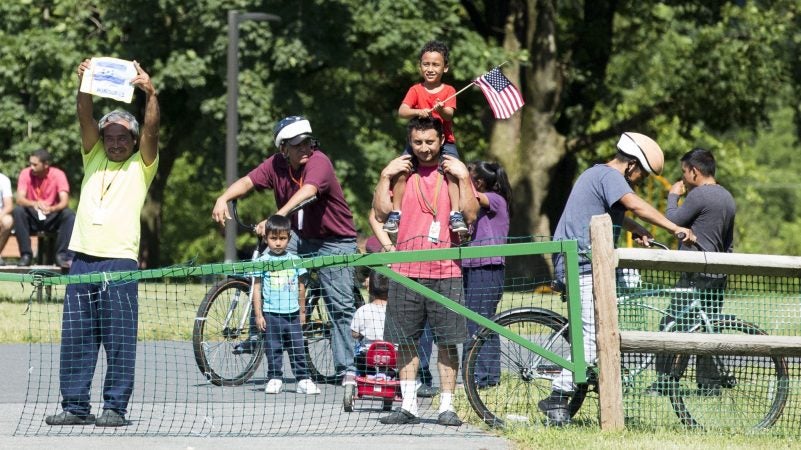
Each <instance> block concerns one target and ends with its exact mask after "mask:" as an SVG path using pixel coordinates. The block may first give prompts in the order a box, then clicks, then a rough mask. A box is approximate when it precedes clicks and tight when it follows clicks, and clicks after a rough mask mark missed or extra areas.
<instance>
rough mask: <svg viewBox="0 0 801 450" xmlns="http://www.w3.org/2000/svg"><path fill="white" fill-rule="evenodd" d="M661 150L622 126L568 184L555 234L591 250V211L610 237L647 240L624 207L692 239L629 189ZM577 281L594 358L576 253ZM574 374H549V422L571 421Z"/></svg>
mask: <svg viewBox="0 0 801 450" xmlns="http://www.w3.org/2000/svg"><path fill="white" fill-rule="evenodd" d="M664 161H665V158H664V155H663V154H662V149H661V148H659V145H658V144H657V143H656V142H654V141H653V140H652V139H651V138H649V137H648V136H645V135H644V134H639V133H631V132H626V133H623V134H622V135H621V136H620V139H619V140H618V142H617V154H615V157H614V158H613V159H612V160H610V161H608V162H607V163H606V164H598V165H595V166H593V167H591V168H589V169H587V170H585V171H584V172H583V173H582V174H581V175H580V176H579V177H578V179H577V180H576V183H575V184H574V185H573V190H572V191H571V192H570V196H569V197H568V199H567V204H566V205H565V209H564V211H563V212H562V216H561V217H560V218H559V223H558V224H557V225H556V231H555V232H554V236H553V239H554V240H567V239H575V240H577V241H578V246H579V252H580V253H581V254H586V253H587V252H588V251H589V250H590V219H592V216H595V215H600V214H609V215H610V216H611V218H612V224H613V225H614V231H613V233H614V240H615V241H617V238H618V236H619V235H620V231H621V229H623V228H624V229H626V230H628V231H631V232H632V233H633V234H634V236H635V237H636V238H637V241H638V242H640V243H641V244H643V245H646V246H647V245H648V240H649V239H651V238H652V236H651V233H649V232H648V230H646V229H645V228H644V227H643V226H642V225H640V224H638V223H637V222H635V221H634V220H631V219H629V218H626V217H625V213H626V211H631V212H632V213H633V214H634V215H635V216H637V217H639V218H640V219H643V220H645V221H646V222H648V223H651V224H654V225H657V226H659V227H661V228H664V229H666V230H668V231H670V232H671V233H673V235H675V236H677V237H679V236H680V234H681V233H684V238H683V240H684V241H685V242H692V241H694V240H695V236H694V235H693V233H692V231H691V230H690V229H688V228H683V227H680V226H678V225H676V224H675V223H673V222H671V221H670V220H668V219H667V218H666V217H665V216H664V215H662V214H661V213H660V212H659V211H658V210H657V209H656V208H654V207H653V206H651V205H649V204H648V203H646V202H645V201H644V200H643V199H641V198H640V197H639V196H638V195H637V194H636V193H635V192H634V190H633V187H634V186H636V185H638V184H640V183H642V182H643V181H644V180H645V179H646V178H647V177H648V176H649V175H650V174H652V173H653V174H656V175H659V174H661V173H662V167H663V165H664ZM553 263H554V270H555V272H556V273H555V280H556V281H557V282H561V283H564V278H565V268H564V255H563V254H559V253H557V254H554V259H553ZM579 274H580V275H579V284H580V287H581V321H582V324H583V326H582V329H583V332H584V356H585V359H586V361H587V362H588V363H594V362H595V358H596V348H595V310H594V305H593V296H592V267H591V265H590V260H589V259H588V258H586V257H582V258H580V259H579ZM575 388H576V387H575V384H574V383H573V374H572V372H570V371H569V370H567V369H563V370H562V373H561V374H560V375H559V376H557V377H556V379H554V382H553V386H552V389H553V390H552V392H551V395H550V396H549V397H548V398H546V399H543V400H541V401H540V402H539V405H538V406H539V408H540V410H541V411H542V412H543V413H545V415H546V416H547V417H548V420H549V422H550V423H551V424H552V425H556V426H561V425H564V424H566V423H568V422H569V421H570V414H569V412H568V402H569V400H570V396H571V395H572V394H573V392H574V391H575Z"/></svg>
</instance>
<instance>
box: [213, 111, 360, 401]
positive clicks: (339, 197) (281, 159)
mask: <svg viewBox="0 0 801 450" xmlns="http://www.w3.org/2000/svg"><path fill="white" fill-rule="evenodd" d="M273 131H274V132H273V137H274V143H275V146H276V148H277V149H278V153H276V154H274V155H272V156H270V157H269V158H267V159H266V160H264V162H262V163H261V164H260V165H259V166H257V167H256V168H254V169H253V170H251V171H250V172H249V173H248V174H247V175H245V176H244V177H242V178H240V179H239V180H237V181H235V182H234V183H233V184H232V185H231V186H229V187H228V189H226V191H225V192H224V193H223V194H222V195H220V196H219V197H218V198H217V201H216V203H215V204H214V209H213V210H212V218H213V219H214V220H215V221H216V222H218V223H220V224H221V225H223V226H224V225H225V221H226V220H231V216H230V213H229V210H228V202H229V201H231V200H234V199H237V198H240V197H243V196H245V195H246V194H247V193H249V192H250V191H252V190H253V189H256V190H257V191H262V190H265V189H266V190H271V191H273V196H274V197H275V204H276V206H277V207H278V211H276V212H275V213H276V214H280V215H287V214H288V212H289V211H291V210H292V209H293V208H294V207H295V206H297V205H299V204H301V203H302V202H304V201H306V200H309V199H312V198H313V197H316V200H315V201H314V202H312V203H310V204H308V205H306V206H304V207H303V208H301V209H300V210H299V211H298V212H297V213H296V214H294V215H293V216H292V217H291V219H292V230H293V233H292V240H291V241H290V243H289V247H288V250H289V251H290V252H292V253H294V254H296V255H301V256H306V255H309V256H321V255H343V254H344V255H347V254H353V253H356V228H355V226H354V225H353V215H352V214H351V211H350V207H349V206H348V202H347V200H345V195H344V194H343V192H342V186H341V185H340V184H339V180H337V177H336V174H335V173H334V166H333V164H332V163H331V160H330V159H328V156H326V155H325V153H323V152H322V151H321V150H320V149H319V148H318V143H317V140H316V139H314V138H313V137H312V129H311V124H310V123H309V121H308V120H307V119H306V118H304V117H302V116H289V117H286V118H284V119H282V120H280V121H279V122H278V124H276V126H275V129H274V130H273ZM265 222H266V221H262V222H260V223H259V224H258V225H257V226H256V232H257V233H258V234H259V236H263V235H264V226H265ZM353 270H354V269H353V268H352V267H345V268H336V269H321V270H320V271H319V276H320V282H321V284H322V287H323V290H324V291H325V298H326V306H327V307H328V310H329V311H328V312H329V314H330V315H331V320H332V322H333V323H334V328H333V335H332V336H331V342H332V347H333V352H334V365H335V366H336V370H337V373H338V374H339V375H340V376H341V377H342V378H343V381H342V382H343V384H354V385H355V384H356V380H355V366H354V365H353V338H352V337H351V333H350V323H351V320H352V318H353V313H354V311H355V304H354V299H353V279H354V272H353Z"/></svg>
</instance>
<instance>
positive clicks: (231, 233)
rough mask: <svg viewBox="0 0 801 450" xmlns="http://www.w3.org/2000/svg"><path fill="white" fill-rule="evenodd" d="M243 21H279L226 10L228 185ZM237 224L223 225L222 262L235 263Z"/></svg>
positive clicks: (232, 176) (234, 150) (234, 154)
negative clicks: (223, 246) (240, 35)
mask: <svg viewBox="0 0 801 450" xmlns="http://www.w3.org/2000/svg"><path fill="white" fill-rule="evenodd" d="M246 20H256V21H279V20H281V19H280V18H279V17H278V16H275V15H272V14H267V13H251V12H240V11H236V10H233V11H228V58H227V71H226V78H227V80H228V104H227V108H226V113H225V183H226V184H227V185H228V186H230V185H232V184H233V183H234V182H235V181H236V180H237V179H238V178H239V174H238V170H237V159H238V146H237V141H236V138H237V134H238V132H239V111H238V109H237V104H238V102H239V52H238V51H237V50H238V46H239V24H240V23H242V22H244V21H246ZM236 232H237V229H236V223H234V221H232V220H229V221H228V222H226V224H225V261H226V262H231V261H236V259H237V256H236Z"/></svg>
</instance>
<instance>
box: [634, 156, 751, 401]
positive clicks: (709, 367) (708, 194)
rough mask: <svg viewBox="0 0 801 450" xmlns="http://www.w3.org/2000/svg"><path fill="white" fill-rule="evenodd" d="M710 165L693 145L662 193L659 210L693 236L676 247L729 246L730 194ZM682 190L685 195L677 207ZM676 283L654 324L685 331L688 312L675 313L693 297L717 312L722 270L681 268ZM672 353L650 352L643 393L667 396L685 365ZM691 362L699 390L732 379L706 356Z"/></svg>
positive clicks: (716, 389)
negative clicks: (651, 377)
mask: <svg viewBox="0 0 801 450" xmlns="http://www.w3.org/2000/svg"><path fill="white" fill-rule="evenodd" d="M715 170H716V164H715V157H714V156H713V155H712V152H710V151H709V150H704V149H701V148H696V149H693V150H691V151H689V152H687V153H686V154H685V155H684V156H682V158H681V173H682V176H681V180H679V181H677V182H676V183H674V184H673V186H671V188H670V191H669V192H668V205H667V211H666V213H665V215H666V216H667V217H668V219H670V220H671V221H673V222H675V223H676V224H677V225H680V226H685V227H689V228H691V229H692V230H693V233H695V236H696V238H697V239H696V244H695V245H691V246H688V245H685V244H684V243H682V244H681V246H680V247H679V249H680V250H701V251H707V252H728V253H731V252H732V250H733V249H734V215H735V209H736V208H735V205H734V198H733V197H732V195H731V194H730V193H729V191H727V190H726V188H724V187H723V186H721V185H719V184H718V183H717V180H716V179H715ZM682 195H686V196H685V198H684V203H682V205H681V206H679V198H680V197H681V196H682ZM676 287H679V288H686V289H687V292H686V293H684V294H681V295H676V296H674V297H673V298H672V299H671V302H670V306H668V310H667V315H666V316H665V317H663V318H662V321H661V323H660V329H662V330H665V329H669V330H670V331H685V330H687V329H688V328H689V327H690V326H691V325H692V324H693V322H694V315H692V316H693V317H688V318H686V319H684V320H682V318H679V319H678V320H677V318H676V316H677V315H680V313H681V311H682V310H683V309H684V308H686V307H687V305H688V304H689V303H690V302H692V301H693V299H695V298H698V296H700V298H701V299H702V304H701V306H702V307H703V308H704V310H705V311H706V313H707V314H719V313H720V311H721V309H722V308H723V291H724V289H725V288H726V276H725V275H722V274H709V273H683V274H681V277H680V278H679V281H678V283H676ZM674 322H675V323H674ZM675 358H676V357H675V355H667V354H658V355H657V356H656V371H657V380H656V381H655V382H654V383H653V384H652V385H651V387H649V388H648V389H647V391H646V392H647V393H648V394H649V395H668V394H669V391H670V389H672V388H675V387H676V385H677V379H678V377H680V376H681V374H682V372H684V369H685V367H682V366H681V365H679V364H677V365H675V366H673V365H674V364H673V363H674V362H675ZM697 361H698V362H697V366H698V367H697V370H696V382H697V384H698V393H699V394H700V395H711V396H714V395H720V390H721V387H727V388H730V387H733V386H734V384H735V383H736V380H734V379H733V378H729V377H727V376H726V375H723V374H721V373H720V371H719V370H718V369H717V368H716V367H715V365H714V364H713V363H712V362H711V361H709V360H708V358H702V357H700V358H698V360H697ZM684 364H686V361H684ZM671 366H673V367H671Z"/></svg>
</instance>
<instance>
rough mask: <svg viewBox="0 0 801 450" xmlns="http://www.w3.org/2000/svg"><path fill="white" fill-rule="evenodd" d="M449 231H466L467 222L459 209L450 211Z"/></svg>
mask: <svg viewBox="0 0 801 450" xmlns="http://www.w3.org/2000/svg"><path fill="white" fill-rule="evenodd" d="M449 222H450V226H451V231H453V232H454V233H467V223H465V221H464V216H462V213H460V212H459V211H452V212H451V217H450V219H449Z"/></svg>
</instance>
